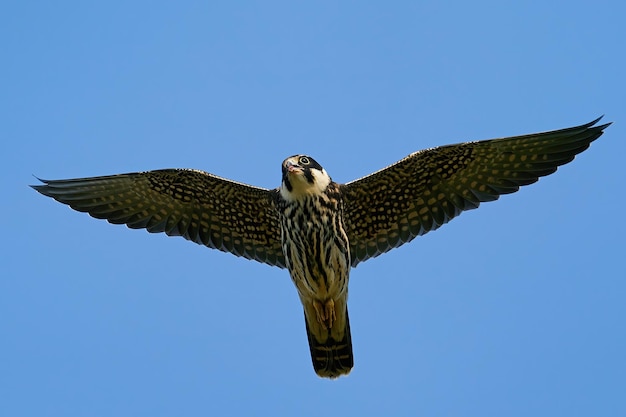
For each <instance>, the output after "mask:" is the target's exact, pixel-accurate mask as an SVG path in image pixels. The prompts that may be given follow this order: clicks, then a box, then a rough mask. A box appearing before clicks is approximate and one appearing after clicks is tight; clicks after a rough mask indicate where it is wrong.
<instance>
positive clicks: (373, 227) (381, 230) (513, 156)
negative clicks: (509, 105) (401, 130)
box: [341, 118, 610, 266]
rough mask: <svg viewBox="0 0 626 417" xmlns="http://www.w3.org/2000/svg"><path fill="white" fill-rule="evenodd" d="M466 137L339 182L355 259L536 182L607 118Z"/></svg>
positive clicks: (576, 150)
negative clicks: (525, 131)
mask: <svg viewBox="0 0 626 417" xmlns="http://www.w3.org/2000/svg"><path fill="white" fill-rule="evenodd" d="M599 120H600V118H598V119H596V120H594V121H593V122H591V123H587V124H585V125H582V126H577V127H572V128H569V129H562V130H555V131H551V132H545V133H536V134H531V135H524V136H516V137H510V138H503V139H492V140H485V141H479V142H468V143H461V144H456V145H448V146H441V147H438V148H432V149H427V150H423V151H419V152H415V153H413V154H411V155H409V156H407V157H406V158H404V159H402V160H401V161H399V162H397V163H395V164H393V165H391V166H389V167H387V168H385V169H382V170H380V171H378V172H375V173H373V174H371V175H368V176H366V177H363V178H361V179H358V180H356V181H353V182H350V183H347V184H344V185H342V186H341V191H342V195H343V199H344V221H345V227H346V232H347V234H348V239H349V241H350V245H351V248H350V249H351V254H352V266H356V265H357V264H358V263H359V262H362V261H365V260H367V259H369V258H373V257H375V256H378V255H380V254H381V253H384V252H387V251H388V250H390V249H392V248H395V247H398V246H400V245H402V244H403V243H406V242H409V241H411V240H412V239H413V238H415V237H416V236H419V235H423V234H425V233H427V232H429V231H431V230H435V229H437V228H438V227H439V226H441V225H442V224H444V223H447V222H448V221H449V220H451V219H452V218H454V217H456V216H458V215H459V214H461V212H462V211H464V210H470V209H475V208H477V207H478V205H479V204H480V203H481V202H484V201H493V200H497V199H498V197H499V196H500V195H501V194H509V193H513V192H515V191H517V190H518V189H519V187H520V186H522V185H528V184H532V183H534V182H536V181H537V180H538V179H539V177H543V176H545V175H549V174H551V173H553V172H554V171H556V169H557V167H558V166H560V165H563V164H566V163H568V162H570V161H572V160H573V159H574V156H575V155H577V154H578V153H580V152H582V151H584V150H585V149H587V148H588V147H589V144H590V143H591V142H592V141H594V140H595V139H597V138H598V137H600V135H602V131H603V130H604V129H605V128H606V127H607V126H609V125H610V123H608V124H604V125H601V126H595V124H596V123H597V122H598V121H599Z"/></svg>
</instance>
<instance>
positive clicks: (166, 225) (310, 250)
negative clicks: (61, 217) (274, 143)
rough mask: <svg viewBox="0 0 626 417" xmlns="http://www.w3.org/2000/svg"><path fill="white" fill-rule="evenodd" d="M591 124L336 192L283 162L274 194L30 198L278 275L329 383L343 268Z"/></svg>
mask: <svg viewBox="0 0 626 417" xmlns="http://www.w3.org/2000/svg"><path fill="white" fill-rule="evenodd" d="M601 118H602V117H600V118H598V119H596V120H594V121H592V122H590V123H586V124H583V125H580V126H575V127H570V128H566V129H560V130H553V131H547V132H542V133H534V134H528V135H522V136H512V137H504V138H498V139H489V140H481V141H471V142H462V143H458V144H453V145H444V146H439V147H433V148H429V149H425V150H421V151H418V152H414V153H412V154H410V155H408V156H407V157H405V158H403V159H401V160H399V161H398V162H396V163H394V164H392V165H389V166H387V167H386V168H383V169H381V170H379V171H376V172H374V173H372V174H369V175H366V176H364V177H362V178H359V179H356V180H354V181H351V182H348V183H345V184H339V183H336V182H334V181H333V180H332V179H331V177H330V175H329V174H328V173H327V172H326V170H325V169H324V168H323V167H322V166H321V165H320V164H319V163H318V162H317V161H316V160H315V159H313V158H312V157H310V156H308V155H294V156H290V157H288V158H286V159H285V160H284V161H283V163H282V165H281V171H282V181H281V184H280V186H279V187H277V188H275V189H266V188H260V187H255V186H251V185H247V184H243V183H240V182H236V181H233V180H229V179H226V178H222V177H219V176H216V175H213V174H210V173H207V172H204V171H200V170H195V169H160V170H153V171H144V172H135V173H127V174H118V175H108V176H99V177H89V178H75V179H66V180H45V179H39V178H37V179H38V180H39V181H40V184H39V185H32V186H31V187H32V188H34V189H35V190H36V191H38V192H39V193H41V194H43V195H45V196H48V197H52V198H53V199H55V200H57V201H59V202H61V203H64V204H67V205H69V206H70V207H71V208H73V209H74V210H77V211H80V212H86V213H89V214H90V215H91V216H93V217H95V218H97V219H106V220H107V221H108V222H110V223H113V224H125V225H127V226H128V227H129V228H132V229H146V230H147V231H148V232H151V233H158V232H164V233H165V234H167V235H169V236H182V237H184V238H185V239H188V240H190V241H192V242H195V243H198V244H200V245H205V246H207V247H209V248H214V249H218V250H221V251H224V252H228V253H231V254H233V255H236V256H240V257H244V258H247V259H251V260H255V261H258V262H261V263H265V264H269V265H272V266H276V267H279V268H286V269H287V270H288V271H289V275H290V277H291V279H292V281H293V283H294V284H295V287H296V289H297V293H298V295H299V298H300V301H301V303H302V306H303V310H304V318H305V328H306V333H307V338H308V342H309V348H310V354H311V360H312V364H313V369H314V370H315V372H316V373H317V375H318V376H320V377H325V378H331V379H334V378H337V377H339V376H341V375H347V374H349V373H350V371H351V370H352V368H353V366H354V357H353V349H352V340H351V333H350V323H349V318H348V308H347V300H348V281H349V275H350V271H351V269H352V268H354V267H356V266H357V265H358V264H360V263H361V262H364V261H366V260H368V259H371V258H374V257H377V256H379V255H381V254H383V253H386V252H388V251H389V250H391V249H393V248H397V247H399V246H400V245H402V244H404V243H407V242H410V241H411V240H413V239H414V238H415V237H417V236H421V235H424V234H426V233H428V232H430V231H433V230H435V229H437V228H439V227H440V226H442V225H443V224H445V223H447V222H448V221H450V220H452V219H453V218H455V217H457V216H458V215H460V214H461V213H462V212H463V211H466V210H471V209H475V208H477V207H478V206H479V205H480V203H482V202H489V201H494V200H497V199H498V198H499V196H500V195H503V194H510V193H513V192H516V191H518V190H519V188H520V187H522V186H525V185H529V184H532V183H534V182H536V181H538V179H539V178H540V177H543V176H546V175H549V174H552V173H553V172H555V171H556V170H557V168H558V167H559V166H561V165H564V164H567V163H569V162H571V161H572V160H573V159H574V157H575V156H576V155H577V154H579V153H581V152H583V151H584V150H586V149H587V148H588V147H589V145H590V143H591V142H593V141H594V140H596V139H597V138H599V137H600V136H601V135H602V134H603V131H604V130H605V129H606V128H607V127H608V126H609V125H610V124H611V123H606V124H602V125H598V124H597V123H598V122H599V121H600V119H601Z"/></svg>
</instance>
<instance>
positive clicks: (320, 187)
mask: <svg viewBox="0 0 626 417" xmlns="http://www.w3.org/2000/svg"><path fill="white" fill-rule="evenodd" d="M311 175H312V176H313V182H312V183H310V182H308V181H307V179H306V177H305V176H304V174H302V173H301V172H294V173H292V174H289V182H290V183H291V191H289V190H288V189H287V187H286V186H285V184H284V183H283V184H282V185H281V186H280V195H281V196H282V197H283V198H284V199H285V200H287V201H296V200H299V199H302V198H306V197H310V196H315V195H321V194H323V193H324V191H326V188H328V184H330V177H329V176H328V174H327V173H326V170H324V169H322V170H321V171H320V170H317V169H312V170H311Z"/></svg>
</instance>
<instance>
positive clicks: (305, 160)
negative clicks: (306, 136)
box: [298, 156, 311, 165]
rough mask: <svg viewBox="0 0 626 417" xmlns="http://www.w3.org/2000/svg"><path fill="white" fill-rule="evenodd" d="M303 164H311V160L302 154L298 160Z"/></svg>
mask: <svg viewBox="0 0 626 417" xmlns="http://www.w3.org/2000/svg"><path fill="white" fill-rule="evenodd" d="M298 161H299V162H300V163H301V164H302V165H309V164H310V163H311V161H310V160H309V158H307V157H306V156H301V157H300V159H299V160H298Z"/></svg>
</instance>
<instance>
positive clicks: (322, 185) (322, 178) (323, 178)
mask: <svg viewBox="0 0 626 417" xmlns="http://www.w3.org/2000/svg"><path fill="white" fill-rule="evenodd" d="M311 175H313V179H314V180H315V181H313V184H312V187H313V188H316V189H317V193H323V192H324V191H326V187H328V184H330V177H329V176H328V174H327V173H326V170H325V169H322V170H321V171H318V170H317V169H314V170H312V171H311Z"/></svg>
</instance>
